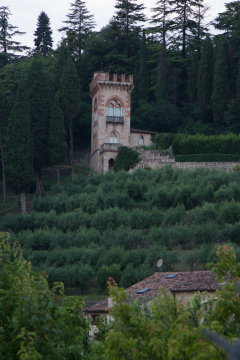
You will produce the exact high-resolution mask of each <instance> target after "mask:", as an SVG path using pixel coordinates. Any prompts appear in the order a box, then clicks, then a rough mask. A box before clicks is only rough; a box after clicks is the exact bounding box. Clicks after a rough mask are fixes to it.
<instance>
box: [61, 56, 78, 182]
mask: <svg viewBox="0 0 240 360" xmlns="http://www.w3.org/2000/svg"><path fill="white" fill-rule="evenodd" d="M60 97H61V102H60V104H61V109H62V111H63V114H64V118H65V121H66V123H67V124H68V128H69V137H70V161H71V168H72V175H73V174H74V173H75V171H74V158H73V120H74V117H75V116H76V115H77V112H78V108H79V101H80V81H79V78H78V75H77V69H76V67H75V65H74V63H73V61H72V60H71V58H69V59H68V61H67V64H66V66H65V67H64V69H63V74H62V77H61V81H60Z"/></svg>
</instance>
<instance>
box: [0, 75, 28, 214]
mask: <svg viewBox="0 0 240 360" xmlns="http://www.w3.org/2000/svg"><path fill="white" fill-rule="evenodd" d="M26 89H27V84H26V83H25V82H24V81H23V80H22V81H21V82H20V84H19V87H18V91H17V95H16V100H15V103H14V107H13V110H12V113H11V115H10V119H9V126H8V131H7V138H6V175H7V181H8V184H9V185H10V186H11V188H12V189H14V190H15V191H16V192H20V193H21V207H22V214H23V215H25V214H26V197H25V192H26V191H27V190H28V188H29V185H30V184H31V182H32V179H33V143H32V135H31V128H30V122H31V117H30V106H29V97H28V92H27V90H26Z"/></svg>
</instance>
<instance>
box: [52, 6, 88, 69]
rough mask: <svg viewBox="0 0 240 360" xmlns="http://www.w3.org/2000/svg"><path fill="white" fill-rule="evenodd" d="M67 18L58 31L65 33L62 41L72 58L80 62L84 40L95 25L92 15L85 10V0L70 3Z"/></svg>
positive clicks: (84, 44)
mask: <svg viewBox="0 0 240 360" xmlns="http://www.w3.org/2000/svg"><path fill="white" fill-rule="evenodd" d="M67 18H68V20H66V21H64V23H65V24H66V26H63V27H61V28H60V29H59V30H58V31H60V32H64V33H65V34H66V37H65V38H64V40H63V42H64V43H65V44H66V46H67V48H68V50H69V51H70V53H71V54H72V56H73V57H74V59H76V60H77V62H78V63H80V62H81V56H82V54H83V51H84V49H85V46H86V41H87V39H88V37H89V35H90V34H91V32H92V30H93V29H94V27H95V21H94V16H93V15H92V14H90V13H89V11H88V10H87V8H86V2H85V1H83V0H75V2H74V3H71V9H70V13H69V14H68V15H67Z"/></svg>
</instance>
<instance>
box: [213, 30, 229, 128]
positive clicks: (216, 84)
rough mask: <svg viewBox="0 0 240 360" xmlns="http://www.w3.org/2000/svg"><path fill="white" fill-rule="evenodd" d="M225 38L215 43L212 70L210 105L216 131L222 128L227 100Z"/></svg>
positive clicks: (226, 44)
mask: <svg viewBox="0 0 240 360" xmlns="http://www.w3.org/2000/svg"><path fill="white" fill-rule="evenodd" d="M227 47H228V43H227V40H226V39H225V37H224V38H220V41H219V43H218V44H217V51H216V60H215V63H214V71H213V93H212V106H213V118H214V123H215V129H216V133H220V132H221V131H223V130H224V125H225V124H224V112H225V111H226V110H227V104H228V101H229V84H228V60H227Z"/></svg>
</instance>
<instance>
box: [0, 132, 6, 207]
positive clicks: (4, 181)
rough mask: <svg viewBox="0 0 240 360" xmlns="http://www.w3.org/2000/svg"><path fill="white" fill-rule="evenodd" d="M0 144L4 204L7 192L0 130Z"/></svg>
mask: <svg viewBox="0 0 240 360" xmlns="http://www.w3.org/2000/svg"><path fill="white" fill-rule="evenodd" d="M0 146H1V159H2V182H3V202H4V204H6V203H7V192H6V179H5V165H4V156H3V142H2V134H1V131H0Z"/></svg>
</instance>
